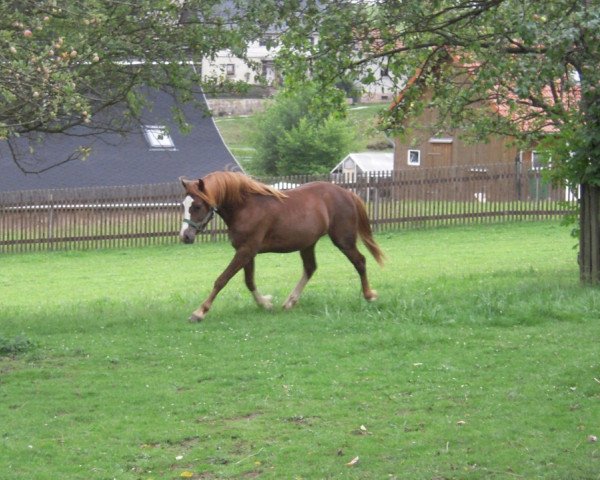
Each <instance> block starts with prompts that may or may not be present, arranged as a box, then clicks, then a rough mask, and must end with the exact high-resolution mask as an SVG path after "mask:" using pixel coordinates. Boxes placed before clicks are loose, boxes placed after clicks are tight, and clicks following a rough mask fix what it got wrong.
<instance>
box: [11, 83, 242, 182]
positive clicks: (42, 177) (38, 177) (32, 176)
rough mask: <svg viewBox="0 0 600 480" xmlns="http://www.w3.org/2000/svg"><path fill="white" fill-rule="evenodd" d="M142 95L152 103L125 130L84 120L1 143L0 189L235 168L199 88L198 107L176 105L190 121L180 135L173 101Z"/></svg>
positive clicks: (166, 177)
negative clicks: (94, 125) (89, 124)
mask: <svg viewBox="0 0 600 480" xmlns="http://www.w3.org/2000/svg"><path fill="white" fill-rule="evenodd" d="M147 94H148V98H150V100H151V101H152V108H151V109H150V108H148V109H145V110H144V111H143V112H142V113H141V114H140V118H139V119H136V121H132V122H130V124H129V127H128V129H127V131H126V132H115V131H110V130H106V131H101V132H98V131H95V132H90V131H89V129H88V128H87V127H86V126H85V125H84V126H78V127H75V128H72V129H70V130H69V131H67V132H66V134H38V133H34V134H31V135H29V136H22V137H21V138H18V139H12V140H11V141H10V144H9V143H8V141H0V192H2V191H17V190H36V189H53V188H73V187H95V186H118V185H145V184H155V183H163V182H173V181H176V180H177V178H178V177H180V176H182V175H184V176H187V177H191V178H198V177H202V176H204V175H206V174H208V173H210V172H212V171H216V170H241V166H240V165H239V164H238V162H237V161H236V159H235V158H234V157H233V155H232V154H231V152H230V151H229V149H228V148H227V146H226V145H225V143H224V142H223V139H222V137H221V135H220V133H219V131H218V129H217V127H216V126H215V123H214V121H213V119H212V117H211V116H210V114H209V113H208V110H207V106H206V101H205V99H204V96H203V95H202V93H201V92H199V93H198V94H197V95H196V101H197V104H194V105H192V104H186V105H183V106H182V110H183V111H184V113H185V115H186V118H187V121H188V122H189V123H190V124H191V125H192V129H191V131H190V132H189V133H187V134H182V133H181V132H180V131H179V129H178V127H177V125H176V123H175V121H174V120H173V114H172V111H171V109H172V107H173V105H174V101H175V100H174V98H173V97H172V96H171V95H170V94H168V93H166V92H162V91H161V92H159V91H148V92H147ZM119 115H121V116H122V113H121V112H120V110H119V109H118V108H117V107H115V108H113V109H112V110H111V111H109V112H106V113H105V115H104V116H105V117H106V119H108V120H110V118H111V116H112V117H113V118H118V117H119ZM108 123H109V122H107V123H106V122H105V124H108ZM90 133H93V134H92V135H90ZM15 159H16V160H17V161H18V164H17V162H15Z"/></svg>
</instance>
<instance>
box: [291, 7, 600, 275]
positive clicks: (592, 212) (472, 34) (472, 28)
mask: <svg viewBox="0 0 600 480" xmlns="http://www.w3.org/2000/svg"><path fill="white" fill-rule="evenodd" d="M318 4H319V7H318V8H316V11H315V12H313V13H312V14H310V15H309V14H307V15H304V16H303V17H302V20H301V21H299V22H298V23H297V24H296V25H294V26H293V28H291V29H290V30H289V31H288V32H287V36H286V38H284V39H283V44H284V49H283V51H282V55H281V56H280V62H281V65H282V68H284V69H285V70H286V72H287V74H288V76H289V77H290V79H291V78H293V79H294V80H295V81H297V82H301V81H302V80H303V79H304V78H306V77H307V76H309V77H310V79H311V81H313V82H320V83H324V84H327V83H331V82H332V81H334V80H335V78H339V77H340V75H354V76H356V77H359V78H361V79H362V81H363V82H367V83H368V82H375V81H377V79H376V78H375V77H374V76H373V72H374V69H373V65H375V64H380V65H382V66H384V68H385V69H386V71H388V72H390V74H392V75H395V76H396V78H405V79H406V78H409V77H412V76H413V75H415V74H416V81H414V82H411V84H410V85H408V86H407V89H406V93H405V95H404V96H403V99H402V101H401V102H398V104H397V105H396V106H395V108H394V109H393V110H391V111H390V112H388V113H387V114H386V115H385V118H384V119H383V126H384V128H386V129H390V130H396V131H402V126H403V124H404V120H405V119H406V118H407V117H408V116H410V115H413V114H414V113H415V112H418V111H419V110H420V109H422V108H423V107H424V104H423V99H422V96H421V95H420V93H421V92H422V91H423V89H424V88H428V89H429V90H430V91H433V92H434V93H433V98H432V99H429V98H428V99H427V101H431V102H432V103H433V104H434V105H435V106H436V107H437V108H438V109H439V111H440V112H442V115H441V118H440V122H443V123H445V124H446V125H447V126H451V127H458V126H462V127H463V128H468V129H469V131H470V133H471V135H472V136H473V137H475V138H485V137H486V136H488V135H491V134H495V133H502V134H508V135H512V136H513V137H514V138H515V139H517V141H519V142H523V143H527V144H530V145H531V144H535V143H538V142H541V147H543V148H545V149H546V150H547V151H548V153H549V157H550V156H551V158H552V162H551V164H549V167H550V171H551V173H552V175H553V178H554V180H555V181H558V182H561V183H563V184H566V185H569V186H571V187H579V189H580V192H581V194H580V198H579V203H580V234H579V235H580V255H579V263H580V277H581V280H582V281H583V282H586V283H588V282H589V283H599V282H600V69H598V65H599V64H600V2H598V0H554V1H552V2H530V1H527V0H429V1H423V0H405V1H402V2H400V1H381V2H379V1H377V2H371V1H368V2H367V1H365V2H360V1H358V2H357V1H355V0H347V1H344V0H342V1H340V0H331V1H327V0H325V1H320V2H318ZM313 31H316V32H319V34H320V41H319V42H318V43H317V44H316V45H307V44H306V42H302V38H303V37H305V36H306V35H307V34H308V32H313ZM466 78H468V81H465V79H466ZM481 102H490V103H493V104H495V105H497V106H498V109H497V111H498V112H501V113H502V114H501V115H500V114H499V115H495V116H490V115H476V114H475V113H474V112H475V110H474V109H470V108H469V106H471V105H473V104H476V103H481Z"/></svg>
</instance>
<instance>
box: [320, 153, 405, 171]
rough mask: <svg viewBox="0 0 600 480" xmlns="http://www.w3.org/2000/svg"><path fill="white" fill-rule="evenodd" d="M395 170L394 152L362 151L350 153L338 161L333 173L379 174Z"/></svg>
mask: <svg viewBox="0 0 600 480" xmlns="http://www.w3.org/2000/svg"><path fill="white" fill-rule="evenodd" d="M393 170H394V154H393V153H392V152H361V153H349V154H348V155H346V157H345V158H344V159H343V160H342V161H341V162H340V163H338V164H337V165H336V166H335V167H333V169H332V170H331V173H337V174H342V175H344V176H354V175H357V174H358V175H364V174H365V173H373V174H379V175H385V174H391V172H392V171H393Z"/></svg>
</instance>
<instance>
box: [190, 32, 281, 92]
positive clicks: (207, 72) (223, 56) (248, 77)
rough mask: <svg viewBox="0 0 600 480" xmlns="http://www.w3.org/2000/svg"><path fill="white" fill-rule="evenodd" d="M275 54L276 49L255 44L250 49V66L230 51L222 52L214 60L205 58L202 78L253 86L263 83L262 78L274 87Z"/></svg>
mask: <svg viewBox="0 0 600 480" xmlns="http://www.w3.org/2000/svg"><path fill="white" fill-rule="evenodd" d="M275 53H276V51H275V49H273V48H267V47H266V46H264V45H261V44H260V43H259V42H253V43H251V44H250V45H249V47H248V60H249V63H250V64H248V63H246V62H245V61H244V60H242V59H240V58H238V57H236V56H235V55H233V54H232V53H231V52H230V51H229V50H221V51H219V52H218V53H217V55H216V56H215V58H214V59H208V58H205V59H204V60H203V61H202V76H203V77H204V78H205V79H209V78H217V79H220V80H229V81H242V82H246V83H249V84H251V85H257V84H259V83H261V78H262V79H266V82H267V84H268V85H273V83H274V82H275V80H276V75H275V70H274V67H273V58H274V55H275Z"/></svg>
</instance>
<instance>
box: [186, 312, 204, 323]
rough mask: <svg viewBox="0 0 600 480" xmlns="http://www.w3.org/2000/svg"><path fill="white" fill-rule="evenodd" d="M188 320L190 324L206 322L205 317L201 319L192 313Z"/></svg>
mask: <svg viewBox="0 0 600 480" xmlns="http://www.w3.org/2000/svg"><path fill="white" fill-rule="evenodd" d="M188 320H189V321H190V323H200V322H201V321H202V320H204V317H199V316H198V315H196V314H195V313H192V314H191V315H190V318H188Z"/></svg>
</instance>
